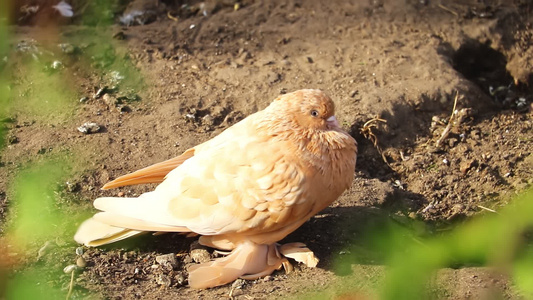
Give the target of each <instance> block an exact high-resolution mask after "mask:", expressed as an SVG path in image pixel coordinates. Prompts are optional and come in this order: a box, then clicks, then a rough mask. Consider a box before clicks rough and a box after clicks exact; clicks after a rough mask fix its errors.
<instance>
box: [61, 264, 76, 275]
mask: <svg viewBox="0 0 533 300" xmlns="http://www.w3.org/2000/svg"><path fill="white" fill-rule="evenodd" d="M77 268H78V266H76V265H68V266H66V267H65V268H64V269H63V272H65V273H66V274H70V273H72V272H74V270H76V269H77Z"/></svg>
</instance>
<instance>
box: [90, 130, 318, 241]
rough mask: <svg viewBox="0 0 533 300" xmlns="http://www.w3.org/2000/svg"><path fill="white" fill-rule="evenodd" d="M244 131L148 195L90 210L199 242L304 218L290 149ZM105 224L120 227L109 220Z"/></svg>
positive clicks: (302, 177)
mask: <svg viewBox="0 0 533 300" xmlns="http://www.w3.org/2000/svg"><path fill="white" fill-rule="evenodd" d="M248 123H250V122H248ZM250 125H251V124H247V123H243V124H241V125H240V126H234V127H232V128H231V130H226V131H225V132H224V133H223V134H221V135H219V136H218V137H217V138H215V139H213V140H211V141H209V142H207V143H204V144H203V145H202V147H201V148H200V150H199V151H196V152H195V154H194V156H193V157H191V158H189V159H187V160H186V161H184V162H183V164H182V165H180V166H179V167H178V168H175V169H174V170H172V171H171V172H170V173H168V174H167V176H166V178H165V180H164V181H163V182H162V183H161V184H160V185H159V186H158V187H157V188H156V189H155V190H154V191H153V192H149V193H145V194H143V195H141V196H140V197H139V198H99V199H96V200H95V203H94V205H95V207H96V208H98V209H100V210H102V211H105V212H109V213H111V214H115V215H121V216H124V217H128V218H131V219H138V220H142V221H143V222H149V223H154V224H161V225H165V226H175V227H180V228H188V229H189V230H191V231H193V232H196V233H199V234H202V235H219V234H233V233H237V234H244V233H246V232H249V233H250V234H252V233H253V232H255V231H259V232H262V233H264V232H265V231H266V232H268V231H273V230H277V229H279V228H282V227H284V226H286V225H287V224H291V223H293V222H294V219H299V218H302V217H307V215H308V214H309V212H310V211H311V210H312V207H313V205H314V204H313V201H307V200H310V199H311V198H312V197H307V196H308V195H309V193H308V192H306V191H305V190H306V188H307V189H309V187H308V185H309V184H310V182H306V177H309V174H306V173H305V172H302V168H301V166H300V165H299V162H298V155H297V154H295V149H294V145H291V144H290V143H289V142H286V141H282V140H276V139H272V138H271V137H268V136H264V135H261V134H260V133H257V132H254V129H253V126H250ZM303 198H306V199H303ZM108 224H109V225H114V226H121V224H114V223H113V220H112V219H110V220H109V223H108ZM129 225H132V224H131V223H130V224H129ZM129 228H130V229H138V230H146V227H142V228H141V227H139V228H138V227H135V226H130V227H129ZM177 231H181V230H177Z"/></svg>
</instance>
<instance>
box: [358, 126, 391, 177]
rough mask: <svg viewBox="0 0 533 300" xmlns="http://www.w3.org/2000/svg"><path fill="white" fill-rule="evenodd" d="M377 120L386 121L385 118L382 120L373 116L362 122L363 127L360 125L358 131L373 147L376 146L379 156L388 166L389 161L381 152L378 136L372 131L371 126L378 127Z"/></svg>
mask: <svg viewBox="0 0 533 300" xmlns="http://www.w3.org/2000/svg"><path fill="white" fill-rule="evenodd" d="M379 122H381V123H387V120H384V119H381V118H378V117H374V118H372V119H370V120H368V121H366V122H365V124H363V127H361V129H359V131H360V132H361V134H362V135H363V136H364V137H365V138H366V139H368V140H370V141H371V142H372V144H373V145H374V147H376V149H377V150H378V152H379V154H380V155H381V158H382V159H383V161H384V162H385V163H386V164H387V165H388V166H389V167H390V165H389V162H388V161H387V158H386V157H385V154H383V151H382V150H381V147H380V146H379V145H378V142H379V141H378V137H377V136H376V135H375V134H374V132H373V131H372V128H376V127H378V123H379Z"/></svg>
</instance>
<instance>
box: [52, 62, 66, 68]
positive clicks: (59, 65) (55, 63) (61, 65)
mask: <svg viewBox="0 0 533 300" xmlns="http://www.w3.org/2000/svg"><path fill="white" fill-rule="evenodd" d="M62 68H63V63H62V62H60V61H59V60H54V61H53V62H52V69H54V70H58V69H62Z"/></svg>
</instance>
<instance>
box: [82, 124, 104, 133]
mask: <svg viewBox="0 0 533 300" xmlns="http://www.w3.org/2000/svg"><path fill="white" fill-rule="evenodd" d="M78 131H79V132H81V133H85V134H91V133H95V132H98V131H100V126H98V124H96V123H92V122H87V123H84V124H83V125H81V126H80V127H78Z"/></svg>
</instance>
